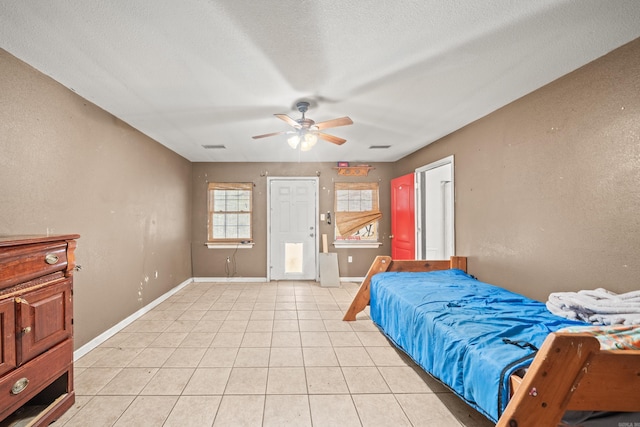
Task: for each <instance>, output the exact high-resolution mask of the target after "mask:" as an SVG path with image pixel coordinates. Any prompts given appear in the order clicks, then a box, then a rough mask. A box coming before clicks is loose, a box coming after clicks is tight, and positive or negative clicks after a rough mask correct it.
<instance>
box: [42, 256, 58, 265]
mask: <svg viewBox="0 0 640 427" xmlns="http://www.w3.org/2000/svg"><path fill="white" fill-rule="evenodd" d="M44 262H46V263H47V264H49V265H53V264H55V263H56V262H58V255H56V254H48V255H47V256H45V257H44Z"/></svg>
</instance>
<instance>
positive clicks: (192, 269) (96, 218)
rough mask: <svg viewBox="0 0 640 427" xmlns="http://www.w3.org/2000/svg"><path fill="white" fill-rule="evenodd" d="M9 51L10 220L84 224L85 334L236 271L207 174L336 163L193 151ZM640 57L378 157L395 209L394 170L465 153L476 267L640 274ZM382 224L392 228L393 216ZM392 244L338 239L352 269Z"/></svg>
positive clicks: (274, 171) (6, 202)
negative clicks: (208, 247) (214, 241)
mask: <svg viewBox="0 0 640 427" xmlns="http://www.w3.org/2000/svg"><path fill="white" fill-rule="evenodd" d="M1 55H2V57H1V61H0V64H1V67H2V70H1V75H2V79H1V83H0V85H2V87H1V93H2V94H3V95H2V99H3V102H2V107H1V110H0V115H1V120H0V123H2V124H1V126H2V132H1V135H2V136H1V137H0V152H1V153H2V154H1V155H0V166H1V172H0V173H1V175H2V176H1V179H0V190H1V191H0V196H1V200H0V201H1V203H0V218H1V219H2V221H1V222H0V234H13V233H16V232H20V233H47V232H49V233H67V232H68V233H79V234H81V236H82V237H81V239H80V240H79V242H78V259H77V261H78V263H79V264H81V265H82V266H83V270H82V271H80V272H78V273H77V274H76V276H75V277H76V278H75V280H76V292H75V309H76V313H75V316H76V322H77V323H78V325H77V326H76V329H75V341H76V348H78V347H80V346H82V345H84V344H86V343H88V342H89V341H91V340H92V339H93V338H95V337H96V336H98V335H99V334H101V333H102V332H104V331H105V330H107V329H108V328H110V327H112V326H113V325H115V324H117V323H118V322H119V321H121V320H122V319H124V318H126V317H127V316H129V315H130V314H132V313H134V312H136V311H137V310H139V309H140V308H141V307H143V306H144V305H146V304H148V303H150V302H152V301H153V300H155V299H156V298H158V297H160V296H161V295H162V294H164V293H166V292H168V291H169V290H171V289H172V288H173V287H175V286H177V285H178V284H180V283H182V282H183V281H186V280H188V279H189V278H191V277H202V276H205V277H207V276H218V277H224V269H223V263H222V262H221V261H222V260H223V259H224V258H225V257H226V256H228V254H227V253H224V254H217V253H216V254H212V253H211V252H212V251H208V252H207V251H205V250H204V248H203V245H202V244H201V243H202V242H203V237H202V235H203V227H205V225H204V224H203V222H202V217H203V214H202V212H201V209H202V194H198V191H199V190H198V189H199V188H201V185H202V182H203V181H202V177H203V174H205V173H207V174H211V175H213V176H214V177H215V178H216V179H225V180H230V181H234V180H237V179H242V180H243V181H244V180H251V181H255V182H256V183H261V182H264V181H263V180H264V178H263V177H261V176H260V173H261V172H263V171H265V170H268V171H269V175H271V176H277V175H280V174H281V175H285V176H316V171H320V172H321V173H320V179H321V184H320V185H321V186H323V185H330V183H331V182H332V178H335V171H333V170H332V167H333V166H334V165H335V164H334V163H333V162H322V163H306V162H305V163H286V164H277V163H271V162H269V163H239V164H235V163H234V164H228V163H221V164H216V163H215V162H211V163H209V162H202V163H199V162H196V163H191V162H189V161H187V160H186V159H185V158H183V157H181V156H179V155H177V154H175V153H173V152H172V151H170V150H169V149H167V148H165V147H163V146H161V145H160V144H157V143H156V142H154V141H153V140H152V139H150V138H148V137H146V136H144V135H143V134H141V133H140V132H138V131H136V130H135V129H133V128H131V127H130V126H128V125H127V124H125V123H124V122H122V121H120V120H118V119H116V118H114V117H113V116H111V115H109V114H108V113H106V112H105V111H104V110H102V109H100V108H98V107H96V106H95V105H93V104H91V103H90V102H87V101H86V100H84V99H83V98H81V97H80V96H78V95H76V94H74V93H73V92H72V91H71V90H69V89H67V88H65V87H64V86H62V85H61V84H59V83H56V82H55V81H54V80H52V79H51V78H49V77H47V76H45V75H43V74H41V73H40V72H38V71H36V70H34V69H33V68H31V67H30V66H29V65H27V64H25V63H23V62H21V61H19V60H17V59H16V58H14V57H13V56H12V55H10V54H8V53H7V52H4V51H3V52H2V54H1ZM639 58H640V42H639V41H638V39H636V40H634V41H633V42H631V43H629V44H626V45H624V46H622V47H620V48H618V49H616V50H615V51H613V52H611V53H610V54H608V55H606V56H604V57H602V58H599V59H597V60H596V61H594V62H592V63H590V64H588V65H586V66H584V67H582V68H580V69H578V70H576V71H574V72H572V73H569V74H568V75H566V76H564V77H562V78H560V79H558V80H556V81H554V82H552V83H550V84H548V85H546V86H544V87H542V88H540V89H538V90H536V91H534V92H532V93H530V94H528V95H526V96H524V97H522V98H520V99H518V100H517V101H515V102H513V103H510V104H509V105H506V106H504V107H502V108H500V109H498V110H497V111H495V112H493V113H491V114H489V115H487V116H486V117H483V118H481V119H479V120H477V121H475V122H473V123H471V124H469V125H467V126H465V127H463V128H462V129H460V130H458V131H455V132H453V133H451V134H450V135H448V136H446V137H444V138H441V139H440V140H438V141H437V142H435V143H432V144H430V145H429V146H427V147H425V148H423V149H420V150H418V151H417V152H415V153H413V154H410V155H408V156H406V157H403V158H402V159H400V160H398V161H394V162H371V164H372V166H374V167H375V168H376V169H375V170H374V171H372V172H371V173H370V175H369V177H370V178H371V179H374V180H380V182H381V186H380V197H381V205H382V209H383V212H388V209H389V207H388V206H389V200H388V194H389V193H388V188H387V183H388V182H389V180H390V179H391V178H394V177H397V176H401V175H404V174H406V173H410V172H412V171H413V170H415V169H416V168H418V167H420V166H422V165H424V164H427V163H429V162H432V161H435V160H438V159H440V158H443V157H446V156H449V155H451V154H453V155H454V156H455V158H456V171H455V173H456V236H457V237H456V251H457V252H458V253H459V254H465V255H467V256H469V263H470V267H469V268H470V271H471V272H472V274H474V275H476V276H478V277H480V278H482V279H483V280H484V281H487V282H491V283H494V284H497V285H500V286H503V287H505V288H508V289H511V290H514V291H516V292H520V293H522V294H525V295H527V296H530V297H532V298H536V299H540V300H543V299H545V298H546V296H547V295H548V293H549V292H552V291H555V290H558V289H562V290H577V289H582V288H585V289H589V288H594V287H599V286H603V287H606V288H609V289H611V290H612V291H616V292H626V291H631V290H635V289H637V280H636V278H637V277H638V275H639V273H640V263H638V262H637V256H636V254H637V253H638V251H639V250H640V238H639V237H638V236H640V222H639V220H638V216H637V212H639V211H640V190H638V183H640V167H639V166H640V164H639V162H640V160H639V159H640V151H639V150H640V135H639V133H638V117H639V113H638V111H639V109H640V101H638V99H639V97H638V96H637V93H638V91H639V87H640V73H638V70H639V69H640V62H639V61H640V59H639ZM344 113H345V114H350V112H348V111H345V112H344ZM267 130H268V129H267ZM249 134H251V132H249ZM345 160H354V161H355V160H358V159H345ZM210 178H211V177H210ZM324 180H326V181H324ZM331 203H332V202H331V200H330V198H329V197H328V198H327V199H325V200H321V205H322V206H331ZM323 210H324V209H323ZM380 227H381V235H387V236H388V234H389V230H390V223H389V218H388V215H384V216H383V219H382V221H381V225H380ZM256 232H258V233H260V232H259V231H258V230H256ZM262 233H264V231H262ZM384 243H385V244H383V246H382V247H381V248H380V249H379V250H378V251H374V250H369V249H367V250H358V252H355V253H351V255H353V258H354V262H353V263H352V264H351V265H349V264H348V263H346V257H347V252H340V253H339V257H340V258H339V259H340V267H341V275H342V276H346V277H357V276H363V275H364V274H365V272H366V268H367V267H368V265H369V264H370V262H371V260H372V259H373V257H374V256H375V255H377V254H384V253H387V252H388V250H389V248H388V245H387V244H386V243H388V240H387V241H385V242H384ZM192 253H193V257H192V256H191V254H192ZM264 253H265V249H264V248H263V249H258V248H256V249H255V250H250V251H245V252H243V253H242V254H239V255H238V266H239V267H240V268H241V270H240V271H241V273H242V275H243V276H247V277H252V276H253V277H264V271H265V269H266V257H265V255H264ZM256 254H259V255H258V256H256ZM254 257H257V258H258V259H259V260H260V262H255V261H254ZM208 265H212V267H208Z"/></svg>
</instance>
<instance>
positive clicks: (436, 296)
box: [343, 256, 640, 427]
mask: <svg viewBox="0 0 640 427" xmlns="http://www.w3.org/2000/svg"><path fill="white" fill-rule="evenodd" d="M466 270H467V260H466V258H465V257H452V258H451V260H449V261H424V260H417V261H403V260H392V259H391V258H390V257H386V256H378V257H377V258H376V259H375V260H374V262H373V264H372V265H371V267H370V269H369V271H368V273H367V276H366V277H365V279H364V281H363V282H362V284H361V286H360V289H359V291H358V293H357V294H356V296H355V297H354V300H353V302H352V303H351V306H350V307H349V309H348V310H347V312H346V314H345V316H344V319H343V320H345V321H354V320H356V317H357V315H358V313H360V312H362V311H363V310H364V309H365V307H366V306H367V305H370V306H371V308H370V315H371V318H372V319H373V321H374V322H375V323H376V324H377V325H378V327H380V329H381V330H382V331H383V332H384V333H385V334H386V335H387V337H388V338H389V339H390V340H391V341H393V343H394V344H395V345H396V346H397V347H399V348H400V349H401V350H403V351H404V352H405V353H407V354H408V355H409V356H410V357H411V358H412V359H413V360H414V361H415V362H416V363H417V364H418V365H419V366H420V367H422V368H423V369H425V370H426V371H427V372H428V373H430V374H431V375H433V376H434V377H435V378H437V379H438V380H440V381H441V382H443V383H444V384H445V385H446V386H447V387H449V388H450V389H451V390H453V391H454V392H455V393H456V394H457V395H458V396H460V397H461V398H462V399H464V400H465V401H466V402H467V403H469V404H470V405H471V406H472V407H474V408H476V409H478V410H479V411H480V412H481V413H483V414H484V415H485V416H487V417H488V418H489V419H491V420H492V421H494V422H497V425H498V426H509V427H518V426H519V427H524V426H555V425H558V424H559V422H560V421H561V419H562V417H563V415H564V414H565V412H566V411H620V412H638V411H640V397H639V391H640V350H604V349H601V344H600V341H598V339H597V338H596V337H594V336H593V335H592V334H587V333H576V332H568V331H563V330H566V329H571V330H576V329H578V330H581V329H580V327H581V326H583V325H587V324H585V323H581V322H576V321H572V320H569V319H564V318H562V317H559V316H555V315H553V314H552V313H550V312H549V311H548V310H546V308H545V305H544V304H543V303H540V302H537V301H534V300H531V299H528V298H526V297H524V296H521V295H518V294H515V293H512V292H509V291H507V290H504V289H501V288H497V287H495V286H492V285H489V284H485V283H482V282H480V281H478V280H476V279H475V278H473V277H472V276H470V275H468V274H466ZM427 272H431V273H427ZM381 273H382V274H381ZM513 307H517V308H516V309H514V308H513ZM523 313H526V316H525V315H523ZM465 316H466V317H465ZM496 324H497V325H498V326H499V328H498V329H493V327H494V326H495V325H496ZM524 371H526V374H525V375H524V376H522V377H520V376H518V373H521V372H524ZM637 421H638V422H640V419H638V420H637ZM616 425H617V424H616ZM631 425H633V424H631Z"/></svg>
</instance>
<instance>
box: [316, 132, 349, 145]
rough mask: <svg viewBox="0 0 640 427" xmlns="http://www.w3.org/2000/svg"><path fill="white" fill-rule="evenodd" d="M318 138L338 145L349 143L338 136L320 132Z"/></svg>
mask: <svg viewBox="0 0 640 427" xmlns="http://www.w3.org/2000/svg"><path fill="white" fill-rule="evenodd" d="M318 138H322V139H324V140H325V141H329V142H333V143H334V144H336V145H342V144H344V143H345V142H347V140H346V139H342V138H338V137H337V136H333V135H329V134H328V133H322V132H318Z"/></svg>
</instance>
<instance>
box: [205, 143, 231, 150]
mask: <svg viewBox="0 0 640 427" xmlns="http://www.w3.org/2000/svg"><path fill="white" fill-rule="evenodd" d="M202 148H204V149H207V150H226V149H227V147H225V146H224V145H222V144H219V145H203V146H202Z"/></svg>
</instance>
